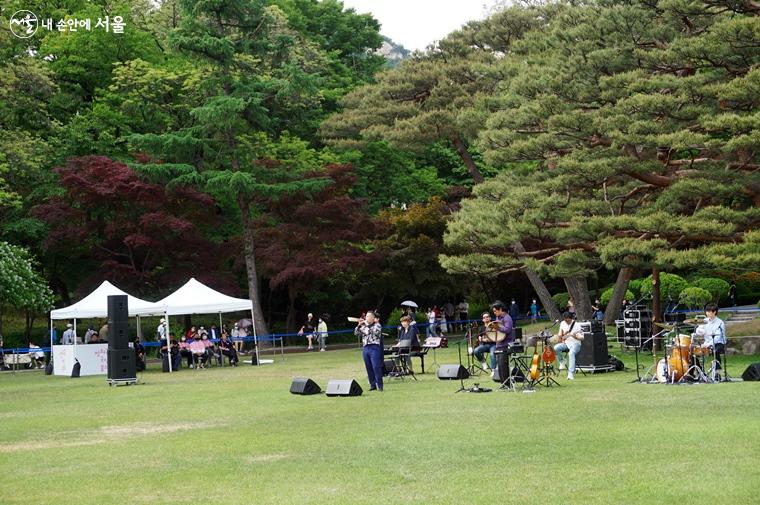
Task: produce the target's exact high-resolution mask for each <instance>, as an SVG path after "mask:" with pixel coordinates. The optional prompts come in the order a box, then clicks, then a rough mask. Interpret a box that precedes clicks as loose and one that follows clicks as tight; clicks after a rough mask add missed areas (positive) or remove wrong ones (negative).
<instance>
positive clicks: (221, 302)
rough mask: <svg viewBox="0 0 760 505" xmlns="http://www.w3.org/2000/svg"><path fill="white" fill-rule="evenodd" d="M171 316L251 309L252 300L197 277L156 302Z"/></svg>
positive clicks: (157, 305)
mask: <svg viewBox="0 0 760 505" xmlns="http://www.w3.org/2000/svg"><path fill="white" fill-rule="evenodd" d="M155 306H156V307H161V310H162V311H166V313H167V314H168V315H170V316H175V315H180V314H216V313H218V312H237V311H242V310H251V308H252V307H253V304H252V303H251V300H247V299H245V298H233V297H232V296H227V295H225V294H223V293H220V292H219V291H215V290H213V289H211V288H210V287H208V286H206V285H205V284H203V283H201V282H198V281H197V280H195V278H192V279H190V280H189V281H187V282H186V283H185V285H184V286H182V287H181V288H179V289H178V290H177V291H175V292H174V293H172V294H170V295H169V296H167V297H166V298H164V299H163V300H159V301H157V302H156V303H155Z"/></svg>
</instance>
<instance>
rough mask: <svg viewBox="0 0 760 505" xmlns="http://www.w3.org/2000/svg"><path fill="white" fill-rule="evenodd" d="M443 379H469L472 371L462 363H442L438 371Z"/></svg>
mask: <svg viewBox="0 0 760 505" xmlns="http://www.w3.org/2000/svg"><path fill="white" fill-rule="evenodd" d="M436 375H438V378H439V379H441V380H460V379H469V378H470V372H468V371H467V369H466V368H465V367H463V366H462V365H441V366H440V368H438V372H436Z"/></svg>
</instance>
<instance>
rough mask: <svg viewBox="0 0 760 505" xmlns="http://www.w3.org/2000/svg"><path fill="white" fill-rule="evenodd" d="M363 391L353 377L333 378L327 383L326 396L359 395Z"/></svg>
mask: <svg viewBox="0 0 760 505" xmlns="http://www.w3.org/2000/svg"><path fill="white" fill-rule="evenodd" d="M363 392H364V391H363V390H362V387H361V386H360V385H359V383H358V382H356V381H355V380H353V379H345V380H342V379H341V380H338V379H333V380H331V381H330V382H328V383H327V391H325V394H326V395H327V396H361V395H362V393H363Z"/></svg>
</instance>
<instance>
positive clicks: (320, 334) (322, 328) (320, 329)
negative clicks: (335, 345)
mask: <svg viewBox="0 0 760 505" xmlns="http://www.w3.org/2000/svg"><path fill="white" fill-rule="evenodd" d="M326 338H327V314H322V315H321V316H320V317H319V324H318V325H317V339H318V341H319V350H320V352H325V351H326V350H327V346H326V345H325V339H326Z"/></svg>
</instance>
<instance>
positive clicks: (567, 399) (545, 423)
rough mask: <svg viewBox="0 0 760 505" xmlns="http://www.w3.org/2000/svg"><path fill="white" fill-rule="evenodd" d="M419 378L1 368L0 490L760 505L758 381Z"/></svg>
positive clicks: (14, 498)
mask: <svg viewBox="0 0 760 505" xmlns="http://www.w3.org/2000/svg"><path fill="white" fill-rule="evenodd" d="M455 349H456V348H453V349H449V350H444V351H443V352H440V353H438V362H439V363H454V362H456V350H455ZM618 355H620V354H618ZM430 357H431V358H432V356H430ZM650 360H651V357H650ZM625 361H626V363H627V364H629V365H631V364H632V362H633V357H632V356H625ZM754 361H760V359H758V357H732V358H731V361H730V362H729V367H730V368H729V371H730V372H732V375H734V376H735V377H738V376H739V375H741V372H742V371H743V370H744V368H746V365H747V364H749V363H751V362H754ZM428 362H432V360H431V359H429V360H428ZM415 364H418V361H417V360H415ZM426 364H428V365H430V364H431V363H426ZM428 372H430V370H428ZM294 376H308V377H312V378H314V379H315V380H316V381H317V382H318V383H319V384H320V385H321V386H322V387H323V388H324V387H325V386H326V383H327V380H328V379H330V378H349V377H356V378H357V379H359V381H360V383H361V384H362V387H364V388H365V393H364V395H363V396H361V397H358V398H328V397H325V396H324V395H319V396H295V395H291V394H289V392H288V390H289V387H290V382H291V379H292V378H293V377H294ZM419 377H420V381H419V382H416V383H415V382H413V381H411V380H405V381H398V380H395V381H391V382H389V383H388V384H387V386H386V391H384V392H382V393H379V392H374V391H373V392H368V391H366V379H365V373H364V370H363V364H362V362H361V356H360V352H359V350H356V349H352V350H342V351H330V352H327V353H309V354H295V355H288V356H287V357H286V361H285V362H280V361H277V362H276V363H275V364H274V365H264V366H260V367H251V366H240V367H238V368H212V369H207V370H198V371H193V370H185V369H183V370H181V371H180V372H178V373H174V374H171V375H170V374H162V373H161V372H160V368H159V365H158V364H152V365H151V366H150V367H149V369H148V371H147V372H146V373H144V374H142V375H141V376H140V381H141V384H139V385H137V386H129V387H118V388H111V387H108V386H107V385H106V384H105V380H104V377H83V378H80V379H70V378H63V377H52V376H50V377H48V376H44V375H43V374H42V372H41V371H39V372H37V371H35V372H24V373H17V374H15V375H12V374H10V373H8V372H5V373H3V374H1V375H0V394H2V398H3V400H4V401H3V402H2V403H1V404H0V426H2V430H1V431H0V433H1V434H0V441H1V442H2V443H0V472H2V475H3V484H2V489H1V491H2V495H1V496H0V503H4V504H17V503H39V504H70V503H71V504H74V503H76V504H82V505H84V504H98V505H100V504H111V503H114V504H115V503H119V504H123V503H135V504H140V503H151V504H153V503H167V504H175V503H221V504H228V503H246V504H247V503H257V504H258V503H264V504H270V503H271V504H299V505H300V504H304V505H306V504H384V503H414V504H467V503H477V504H480V503H483V504H501V503H504V504H514V503H584V504H611V503H612V504H618V503H620V504H622V503H626V504H627V503H642V504H644V503H646V504H652V503H662V504H674V503H681V502H683V501H685V500H689V501H697V500H699V501H700V502H704V503H715V504H742V505H744V504H748V503H758V500H759V499H758V496H760V465H758V459H757V454H758V450H760V402H758V399H759V398H760V383H757V382H747V383H732V384H716V385H691V386H660V385H643V384H629V383H628V382H629V381H630V380H631V379H632V378H633V377H635V374H634V373H633V371H631V372H615V373H610V374H599V375H595V376H591V375H590V376H588V377H583V376H581V375H579V376H578V377H577V379H576V380H575V381H574V382H572V383H569V382H568V381H566V380H565V379H564V377H560V383H561V384H562V387H561V388H551V389H539V390H538V391H536V392H535V393H532V394H522V393H505V392H493V393H489V394H479V395H477V394H469V393H460V394H455V393H454V391H455V390H456V389H457V388H458V386H459V383H458V382H448V381H439V380H437V379H436V378H435V375H434V374H432V373H427V374H425V375H421V376H419ZM480 382H490V381H487V380H485V379H481V380H480ZM469 383H472V381H469ZM491 384H493V383H490V384H489V386H490V385H491Z"/></svg>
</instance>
